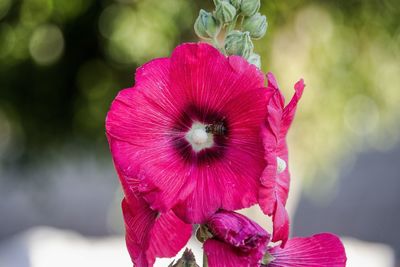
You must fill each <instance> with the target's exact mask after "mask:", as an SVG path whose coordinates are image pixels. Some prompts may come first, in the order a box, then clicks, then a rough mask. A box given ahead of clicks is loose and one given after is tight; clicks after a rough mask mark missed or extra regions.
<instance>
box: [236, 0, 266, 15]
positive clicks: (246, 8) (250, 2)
mask: <svg viewBox="0 0 400 267" xmlns="http://www.w3.org/2000/svg"><path fill="white" fill-rule="evenodd" d="M260 5H261V3H260V0H242V5H241V6H240V10H241V12H242V15H244V16H246V17H251V16H253V15H254V14H256V13H257V12H258V10H259V9H260Z"/></svg>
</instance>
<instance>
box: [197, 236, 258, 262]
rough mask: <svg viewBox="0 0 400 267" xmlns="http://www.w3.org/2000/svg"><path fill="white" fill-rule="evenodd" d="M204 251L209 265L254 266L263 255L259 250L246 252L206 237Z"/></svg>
mask: <svg viewBox="0 0 400 267" xmlns="http://www.w3.org/2000/svg"><path fill="white" fill-rule="evenodd" d="M204 251H205V253H206V255H207V260H208V266H209V267H232V266H235V267H254V266H258V265H259V262H260V260H261V259H262V257H263V252H261V251H258V250H253V251H251V252H247V253H246V252H243V251H240V250H238V249H237V248H235V247H232V246H230V245H228V244H226V243H223V242H221V241H218V240H215V239H208V240H207V241H206V242H205V243H204Z"/></svg>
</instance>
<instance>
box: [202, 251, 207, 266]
mask: <svg viewBox="0 0 400 267" xmlns="http://www.w3.org/2000/svg"><path fill="white" fill-rule="evenodd" d="M203 267H208V261H207V254H206V252H205V251H204V250H203Z"/></svg>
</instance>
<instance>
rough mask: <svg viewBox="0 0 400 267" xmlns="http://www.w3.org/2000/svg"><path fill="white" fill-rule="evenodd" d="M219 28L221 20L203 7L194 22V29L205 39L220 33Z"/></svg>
mask: <svg viewBox="0 0 400 267" xmlns="http://www.w3.org/2000/svg"><path fill="white" fill-rule="evenodd" d="M219 30H220V23H219V21H217V20H216V19H215V18H214V17H213V16H212V14H211V13H210V12H207V11H205V10H203V9H201V10H200V13H199V16H198V17H197V19H196V22H195V23H194V31H195V32H196V34H197V35H198V36H199V37H201V38H204V39H207V38H210V37H211V38H213V37H214V36H216V35H217V34H218V33H219Z"/></svg>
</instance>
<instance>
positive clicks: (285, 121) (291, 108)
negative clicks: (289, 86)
mask: <svg viewBox="0 0 400 267" xmlns="http://www.w3.org/2000/svg"><path fill="white" fill-rule="evenodd" d="M304 87H305V85H304V80H303V79H301V80H300V81H298V82H297V83H296V84H295V85H294V89H295V93H294V95H293V97H292V99H291V100H290V102H289V104H288V105H287V106H286V107H285V109H284V111H283V116H282V117H283V118H282V130H281V136H286V134H287V131H288V130H289V128H290V125H291V124H292V122H293V118H294V115H295V113H296V108H297V103H298V102H299V100H300V98H301V96H302V94H303V91H304Z"/></svg>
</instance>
